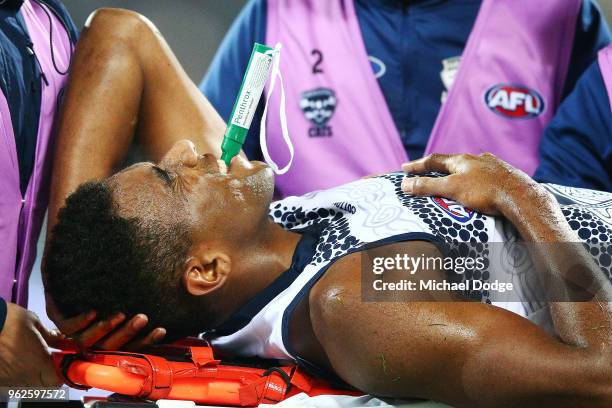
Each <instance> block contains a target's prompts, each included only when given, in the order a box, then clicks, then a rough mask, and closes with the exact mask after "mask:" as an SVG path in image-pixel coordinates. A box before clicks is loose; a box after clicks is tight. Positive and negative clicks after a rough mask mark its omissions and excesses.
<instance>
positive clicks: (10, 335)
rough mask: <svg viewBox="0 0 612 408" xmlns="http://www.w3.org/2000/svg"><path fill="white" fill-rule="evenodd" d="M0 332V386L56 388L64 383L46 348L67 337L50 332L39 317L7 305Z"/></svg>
mask: <svg viewBox="0 0 612 408" xmlns="http://www.w3.org/2000/svg"><path fill="white" fill-rule="evenodd" d="M6 306H7V310H6V321H5V323H4V327H3V329H2V332H0V386H5V387H12V386H57V385H60V384H61V383H62V381H61V380H60V378H59V376H58V375H57V372H56V370H55V365H54V364H53V359H52V357H51V353H50V352H49V350H48V349H47V346H51V347H57V346H58V343H59V342H61V341H62V340H63V339H64V337H63V336H62V335H60V334H59V332H57V331H51V330H48V329H47V328H46V327H44V326H43V325H42V324H41V323H40V320H38V317H37V316H36V315H35V314H34V313H32V312H30V311H28V310H26V309H24V308H23V307H21V306H17V305H15V304H13V303H7V304H6Z"/></svg>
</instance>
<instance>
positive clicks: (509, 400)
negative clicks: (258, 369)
mask: <svg viewBox="0 0 612 408" xmlns="http://www.w3.org/2000/svg"><path fill="white" fill-rule="evenodd" d="M136 124H137V126H136ZM223 129H224V124H223V121H222V120H221V119H220V118H219V116H218V115H217V114H216V112H214V110H213V109H212V107H211V106H210V104H208V103H207V102H206V100H205V99H204V98H203V96H202V95H201V94H200V93H199V92H198V90H197V88H196V87H195V86H194V84H193V83H192V82H191V81H190V80H189V78H188V77H187V75H186V74H185V73H184V71H183V70H182V68H181V67H180V65H179V64H178V62H177V61H176V59H175V58H174V57H173V55H172V54H171V52H170V50H169V48H168V47H167V44H165V42H163V39H162V38H161V36H160V35H159V33H158V32H157V31H156V30H155V29H154V28H153V27H152V25H151V24H150V23H149V22H146V21H144V20H143V19H142V18H141V17H140V16H138V15H136V14H134V13H130V12H125V11H119V10H102V11H99V12H97V13H96V14H95V15H94V16H92V17H91V18H90V19H89V20H88V24H87V27H86V28H85V29H84V30H83V32H82V34H81V37H80V39H79V45H78V47H77V49H76V52H75V57H74V59H73V61H72V71H71V76H70V80H69V87H68V90H67V92H66V96H65V100H64V112H63V116H62V120H61V122H60V127H59V134H60V136H59V139H58V145H57V152H58V155H57V156H56V160H55V168H54V178H55V179H54V185H53V186H52V194H51V201H50V207H49V208H50V209H49V220H50V221H49V224H50V225H55V227H54V229H53V233H52V234H51V235H52V236H51V239H50V242H49V244H48V248H47V257H46V260H45V267H46V268H45V275H46V289H47V290H48V291H49V294H50V295H51V297H52V298H53V300H54V301H55V302H54V303H55V304H56V306H57V308H59V311H60V312H61V313H62V314H63V315H64V316H65V317H70V316H75V315H79V314H82V312H89V311H91V310H96V311H97V312H98V316H99V317H101V318H104V317H105V316H113V315H115V313H116V312H123V313H125V315H126V316H128V317H129V316H133V315H135V314H140V313H146V315H147V316H148V318H149V326H150V327H151V328H154V327H164V328H166V329H167V331H168V335H169V336H170V337H180V336H184V335H193V334H197V333H200V332H206V337H208V338H209V339H210V340H211V341H212V342H213V344H214V345H215V346H216V347H217V348H219V349H222V350H224V351H226V352H228V353H233V354H236V355H243V356H260V357H270V358H284V359H294V360H297V361H298V362H299V363H300V364H302V365H304V366H306V367H307V368H309V369H311V370H318V371H320V372H325V373H330V374H335V375H337V376H339V377H340V378H341V379H342V380H344V381H346V382H347V383H348V384H350V385H352V386H354V387H356V388H359V389H361V390H363V391H365V392H368V393H371V394H375V395H379V396H389V397H399V398H406V397H420V398H427V399H434V400H438V401H443V402H446V403H449V404H451V405H455V406H469V407H474V406H496V407H499V406H511V407H515V406H542V405H545V406H572V407H574V406H577V405H587V404H588V405H589V406H602V407H603V406H606V407H607V406H610V405H611V403H612V376H610V367H611V366H610V364H611V361H612V360H611V356H612V354H611V346H612V342H611V339H612V313H611V310H610V301H611V300H612V296H611V294H610V282H609V278H610V253H609V251H610V245H609V242H610V237H611V236H612V225H611V220H610V214H611V213H612V210H611V209H610V205H611V203H612V195H611V194H609V193H600V192H595V191H588V190H578V189H569V188H563V187H558V186H544V185H538V184H536V183H534V182H533V181H532V180H531V179H530V178H529V177H527V176H526V175H525V174H523V173H521V172H519V171H517V170H514V169H512V168H511V167H509V166H508V165H507V164H505V163H504V162H502V161H500V160H497V159H496V158H494V157H493V156H491V155H486V154H485V155H482V156H478V157H476V156H464V155H459V156H437V155H436V156H431V157H429V158H426V159H422V160H419V161H416V162H413V163H411V164H409V165H407V166H406V168H405V169H404V170H405V171H406V172H408V173H411V174H424V173H426V172H429V171H436V172H440V173H445V174H450V175H449V176H445V177H437V178H434V177H409V178H406V179H405V180H404V181H403V179H404V175H403V173H395V174H388V175H382V176H379V177H374V178H370V179H364V180H358V181H355V182H353V183H351V184H348V185H344V186H339V187H337V188H334V189H331V190H328V191H318V192H313V193H311V194H308V195H306V196H303V197H290V198H287V199H284V200H282V201H279V202H274V203H271V200H272V193H273V186H274V183H273V177H272V174H271V171H270V169H269V168H268V167H267V166H266V165H264V164H262V163H259V162H248V161H247V160H246V159H244V158H242V157H237V158H236V159H235V160H234V161H233V162H232V164H231V165H230V167H229V169H227V171H226V169H225V168H224V166H223V165H222V163H220V162H219V161H218V160H217V156H216V155H211V154H202V155H201V154H199V153H198V152H197V151H196V148H194V145H192V144H191V143H190V142H178V143H175V142H176V141H177V140H179V139H180V138H181V136H180V135H187V136H190V137H191V138H192V140H193V142H194V143H195V145H196V146H198V149H197V150H200V151H201V152H215V153H217V154H218V146H219V144H220V138H219V137H220V136H221V135H222V133H223ZM177 135H179V136H177ZM202 136H204V137H202ZM133 137H138V138H139V139H140V141H141V143H142V144H144V145H145V146H146V147H148V149H149V151H150V152H152V156H154V157H157V158H161V160H155V161H156V162H157V164H152V163H140V164H137V165H134V166H131V167H129V168H127V169H125V170H123V171H121V172H119V173H117V174H115V175H112V176H111V177H108V175H110V174H111V170H110V169H112V167H113V166H114V165H116V164H117V163H119V162H120V161H121V159H122V157H123V154H124V153H125V150H126V149H127V146H129V144H130V142H131V140H132V138H133ZM182 137H185V136H182ZM207 137H209V138H210V140H209V141H208V142H207V141H206V139H207ZM170 146H173V147H172V148H170ZM215 149H216V150H215ZM164 152H167V153H166V154H165V155H164ZM157 153H159V154H157ZM363 160H367V157H364V158H363ZM88 179H98V180H101V181H95V182H89V183H86V184H83V185H81V186H80V187H79V188H78V189H76V191H74V193H72V194H71V195H70V196H69V198H68V199H67V201H66V203H65V206H64V208H63V209H62V210H61V212H60V216H59V220H58V221H57V223H56V220H55V218H56V209H57V208H59V207H62V203H63V202H64V199H63V197H64V196H66V195H68V193H69V192H72V191H73V190H75V187H76V186H77V185H78V184H80V182H79V183H74V184H71V183H73V182H74V180H81V181H83V180H88ZM403 191H408V192H410V193H411V194H406V193H404V192H403ZM431 196H438V197H440V196H441V197H446V198H448V199H449V200H451V199H452V200H456V201H457V202H459V203H461V204H462V205H458V204H454V203H452V202H450V201H448V200H443V199H434V198H431ZM555 197H556V199H555ZM463 206H465V207H467V208H471V209H474V210H475V211H471V210H468V209H467V208H465V207H463ZM478 211H480V212H478ZM484 214H490V215H492V216H489V215H484ZM511 225H513V228H514V229H513V228H509V226H511ZM518 236H520V237H521V238H522V240H524V241H525V242H527V243H547V245H542V246H540V247H532V248H531V251H532V255H531V256H532V259H533V261H534V262H533V263H534V264H535V265H537V268H535V267H533V268H528V269H525V268H523V269H520V270H519V269H518V268H519V267H520V265H519V264H518V263H517V262H515V263H514V264H516V268H517V273H516V274H515V275H516V277H513V278H512V279H511V280H512V282H514V283H516V284H517V288H518V289H517V291H516V292H512V291H508V292H504V294H505V295H507V294H509V293H512V296H514V297H507V298H503V296H502V298H496V297H495V293H494V290H493V289H492V288H489V289H485V288H482V289H474V290H470V291H469V292H467V291H453V290H445V289H444V288H442V290H438V289H437V288H436V289H434V288H431V289H427V288H423V289H421V288H419V290H418V291H414V292H413V291H409V290H402V291H397V290H395V291H394V290H388V291H386V292H375V293H373V292H372V291H370V292H368V291H362V289H364V288H367V287H368V285H367V284H366V283H367V282H369V281H368V279H370V280H372V281H374V280H377V279H379V277H381V278H380V279H382V280H383V281H384V283H389V282H399V281H401V280H406V281H409V282H420V281H432V280H436V281H443V280H444V279H449V280H450V279H451V278H452V277H453V276H454V277H455V278H457V276H458V277H459V279H455V281H453V282H456V283H465V282H470V281H476V280H481V281H483V282H490V283H492V282H494V281H495V280H501V281H506V282H509V280H508V279H509V278H508V276H509V275H512V271H513V269H512V268H509V267H508V265H514V264H513V263H511V262H493V261H489V263H488V264H484V265H482V267H478V268H476V269H478V270H476V269H475V270H473V271H470V273H471V274H468V272H465V273H464V274H462V275H458V274H456V273H455V272H454V271H452V270H451V271H446V270H441V269H440V268H439V267H438V266H437V265H426V266H425V267H420V268H418V270H416V271H414V274H411V273H410V272H407V271H406V270H405V269H404V268H403V267H402V265H399V264H398V265H392V264H390V263H389V264H381V265H382V266H384V267H385V270H384V272H383V273H382V274H380V275H375V274H374V273H373V271H374V269H373V268H374V267H375V266H376V265H378V263H375V262H377V261H375V259H391V258H393V259H396V256H397V255H401V256H402V257H403V256H404V255H406V256H411V257H413V258H414V257H416V258H420V257H423V258H426V257H434V258H435V257H440V256H441V255H442V253H443V252H444V250H445V249H444V248H443V247H442V246H441V245H440V243H441V242H449V243H458V242H460V241H464V242H469V243H470V244H471V246H476V248H478V246H479V245H480V246H481V247H482V248H483V251H484V250H485V249H487V250H489V251H491V252H494V251H495V248H500V247H501V244H498V246H495V244H494V242H499V241H503V242H505V244H504V248H505V247H507V246H508V244H512V243H513V242H514V241H515V240H516V239H517V237H518ZM572 242H574V243H580V242H587V243H588V244H587V246H588V249H589V250H588V251H587V249H586V248H585V247H584V246H583V245H582V244H579V245H569V244H566V243H572ZM602 242H603V245H602ZM501 252H502V253H501V256H503V255H504V254H505V252H504V251H501ZM508 253H510V251H508ZM513 259H514V258H513ZM379 266H380V265H379ZM498 267H499V268H498ZM508 269H509V271H510V273H509V272H508ZM519 271H520V272H522V273H518V272H519ZM546 271H548V272H546ZM456 272H459V271H458V270H457V271H456ZM551 275H556V276H557V279H553V280H550V279H549V278H548V277H549V276H551ZM540 278H541V279H540ZM540 280H541V281H542V282H543V285H540V286H544V287H545V289H551V291H552V293H553V295H534V294H533V291H532V290H531V287H530V286H529V285H527V284H525V282H532V281H535V282H538V281H540ZM364 282H365V283H364ZM549 282H552V283H549ZM379 283H380V282H379ZM470 289H472V288H470ZM552 289H554V290H552ZM544 292H546V291H544ZM549 292H550V291H549ZM515 293H516V294H515ZM504 294H502V295H504ZM466 295H467V296H466ZM505 295H504V296H505ZM378 296H382V298H381V299H379V298H378ZM466 297H469V298H474V299H477V300H479V301H465V298H466ZM373 300H377V301H373ZM378 300H383V301H378ZM440 300H454V302H449V301H440ZM513 300H514V301H516V300H521V302H512V301H513ZM547 300H548V301H550V302H548V305H544V304H543V303H544V301H547ZM557 300H566V301H565V302H558V301H557ZM487 301H491V302H492V303H494V305H492V304H489V303H487ZM496 305H497V306H496ZM546 306H547V307H546ZM534 322H535V323H534Z"/></svg>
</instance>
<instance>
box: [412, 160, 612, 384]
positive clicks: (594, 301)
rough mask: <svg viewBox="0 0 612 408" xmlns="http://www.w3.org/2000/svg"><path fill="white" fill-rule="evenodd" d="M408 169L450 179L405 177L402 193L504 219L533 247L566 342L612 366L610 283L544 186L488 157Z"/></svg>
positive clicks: (431, 162)
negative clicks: (448, 201) (450, 201)
mask: <svg viewBox="0 0 612 408" xmlns="http://www.w3.org/2000/svg"><path fill="white" fill-rule="evenodd" d="M404 170H405V171H407V172H410V173H422V172H426V171H440V172H444V173H448V174H449V175H448V176H446V177H440V178H438V179H436V178H430V177H414V178H406V179H405V180H404V181H403V183H402V188H403V189H404V190H405V191H407V192H410V193H413V194H416V195H438V196H444V197H448V198H451V199H454V200H456V201H458V202H460V203H462V204H463V205H465V206H468V207H471V208H474V209H476V210H480V211H482V212H486V213H489V214H501V215H503V216H504V217H506V218H507V219H508V220H509V221H510V222H511V223H512V224H513V225H514V226H515V227H516V228H517V229H518V231H519V233H520V235H521V237H522V238H523V239H524V240H525V241H526V242H527V243H529V244H530V252H531V255H532V258H533V260H534V263H535V265H536V271H535V272H534V273H539V274H540V275H541V277H542V278H543V279H549V278H550V277H553V279H551V280H550V282H551V288H550V289H552V290H553V293H552V294H549V296H551V298H550V300H566V301H564V302H550V309H551V313H552V317H553V322H554V326H555V330H556V332H557V333H558V334H559V336H560V337H561V339H562V340H563V341H564V342H566V343H567V344H572V345H576V346H578V347H585V348H588V349H590V350H592V351H597V352H599V353H602V354H606V355H607V358H608V360H609V361H611V362H612V360H611V359H610V357H611V356H612V308H611V306H612V285H611V284H610V282H609V281H608V278H607V276H606V275H605V274H604V273H603V272H602V271H601V269H600V268H599V266H598V265H597V264H596V263H595V262H594V260H593V258H592V256H591V254H590V253H589V252H587V251H586V250H585V248H584V247H583V245H582V244H581V240H580V238H579V237H578V235H577V234H576V233H575V232H574V231H573V230H572V229H571V227H570V226H569V224H568V223H567V221H566V219H565V217H564V216H563V214H562V212H561V209H560V207H559V205H558V204H557V201H556V200H555V199H554V197H552V195H551V194H549V193H548V192H547V190H546V189H545V188H544V187H543V186H541V185H539V184H538V183H536V182H534V181H533V180H532V179H531V178H529V176H527V175H526V174H525V173H523V172H522V171H520V170H517V169H515V168H513V167H511V166H510V165H508V164H507V163H505V162H503V161H501V160H499V159H497V158H495V157H494V156H493V155H491V154H488V153H485V154H482V155H480V156H473V155H465V154H464V155H431V156H428V157H425V158H423V159H420V160H417V161H414V162H412V163H409V164H406V165H404ZM611 378H612V377H611Z"/></svg>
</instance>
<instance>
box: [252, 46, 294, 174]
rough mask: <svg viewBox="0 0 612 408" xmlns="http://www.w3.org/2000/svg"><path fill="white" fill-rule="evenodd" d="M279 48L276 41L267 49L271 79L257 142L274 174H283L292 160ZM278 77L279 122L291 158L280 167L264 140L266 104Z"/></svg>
mask: <svg viewBox="0 0 612 408" xmlns="http://www.w3.org/2000/svg"><path fill="white" fill-rule="evenodd" d="M280 50H281V44H280V43H276V45H275V46H274V49H273V50H270V51H267V52H266V54H270V55H272V79H271V80H270V88H268V94H267V96H266V105H265V107H264V111H263V114H262V115H261V125H260V133H259V144H260V146H261V152H262V153H263V157H264V160H265V161H266V163H268V165H269V166H270V167H271V168H272V171H274V173H276V174H285V173H286V172H287V171H288V170H289V167H291V163H292V162H293V155H294V150H293V143H292V142H291V139H290V138H289V129H288V127H287V113H286V110H285V85H284V83H283V76H282V75H281V71H280ZM277 77H278V79H279V81H280V88H281V99H280V110H279V114H280V123H281V131H282V135H283V140H284V141H285V143H286V144H287V147H288V148H289V154H290V155H291V158H290V159H289V163H287V165H286V166H285V167H283V168H282V169H279V168H278V165H277V164H276V163H275V162H274V160H272V157H270V153H269V152H268V143H267V140H266V117H267V115H268V104H269V103H270V96H272V92H274V86H275V85H276V78H277Z"/></svg>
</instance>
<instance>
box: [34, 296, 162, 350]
mask: <svg viewBox="0 0 612 408" xmlns="http://www.w3.org/2000/svg"><path fill="white" fill-rule="evenodd" d="M45 297H46V302H47V315H48V316H49V318H50V319H51V320H53V322H54V323H55V324H56V325H57V327H58V328H59V329H60V330H61V332H62V333H64V334H65V335H67V336H70V337H71V338H72V339H73V340H74V343H75V345H76V346H77V348H79V349H80V350H87V349H90V348H93V349H101V350H119V349H122V350H139V349H141V348H143V347H145V346H149V345H152V344H155V343H159V342H160V341H161V340H163V338H164V336H165V335H166V330H165V329H163V328H161V327H158V328H156V329H154V330H152V331H151V332H150V333H148V334H147V335H146V336H144V337H143V338H139V339H138V340H134V338H135V337H136V336H138V335H139V334H140V332H141V331H142V329H144V328H145V326H146V325H147V323H148V318H147V316H146V315H144V314H137V315H135V316H133V317H132V318H131V319H130V320H129V321H128V322H125V320H126V318H125V315H124V314H123V313H118V314H116V315H114V316H110V317H109V318H107V319H104V320H97V319H96V312H95V311H90V312H88V313H83V314H81V315H78V316H75V317H71V318H65V317H64V316H62V315H61V313H59V311H58V310H57V307H56V306H55V304H54V303H53V299H51V297H50V296H47V295H46V296H45Z"/></svg>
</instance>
